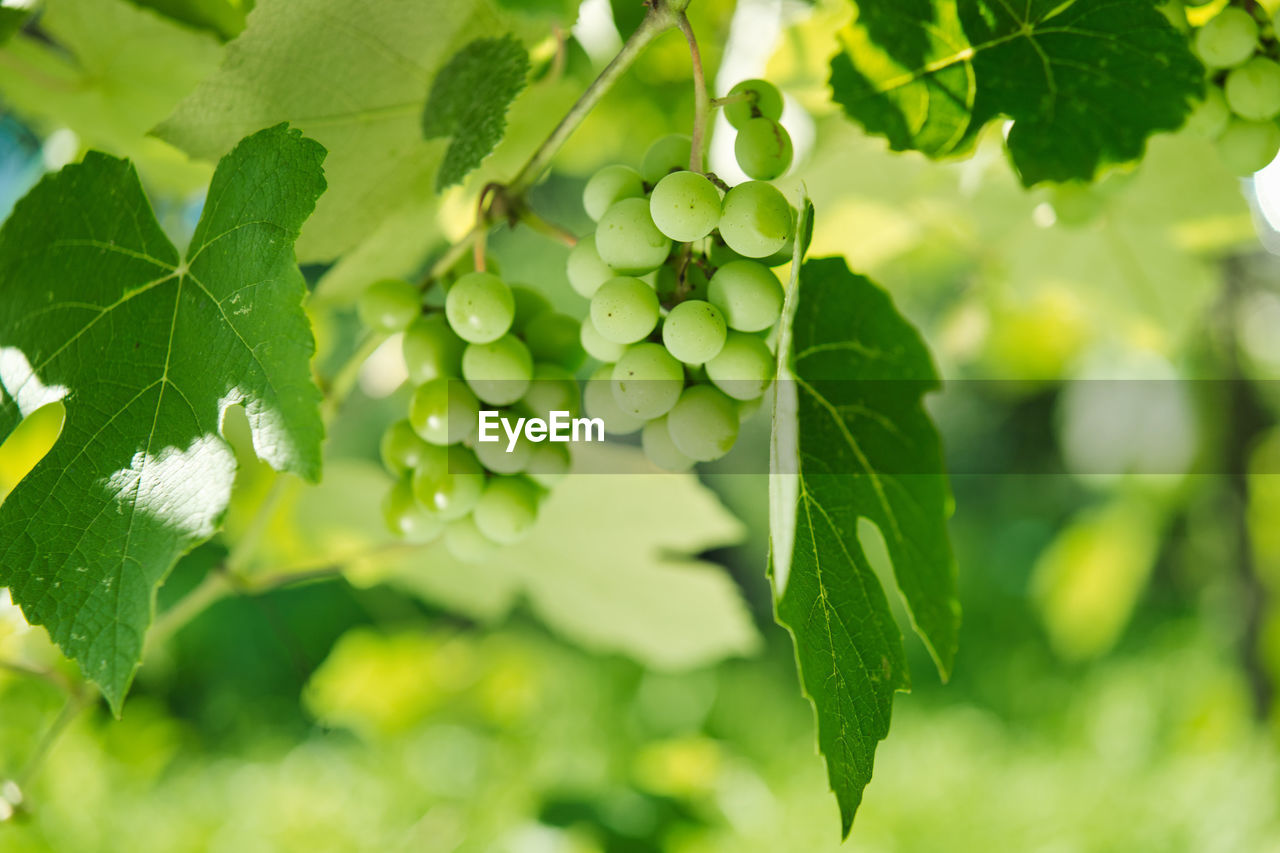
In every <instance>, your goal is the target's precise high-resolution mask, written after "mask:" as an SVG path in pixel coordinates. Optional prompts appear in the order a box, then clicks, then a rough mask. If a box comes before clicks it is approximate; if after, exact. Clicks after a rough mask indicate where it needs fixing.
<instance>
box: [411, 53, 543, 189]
mask: <svg viewBox="0 0 1280 853" xmlns="http://www.w3.org/2000/svg"><path fill="white" fill-rule="evenodd" d="M528 76H529V54H528V53H527V52H525V49H524V46H523V45H522V44H520V42H519V41H517V40H516V39H514V38H512V37H511V36H504V37H502V38H483V39H476V40H475V41H473V42H471V43H470V44H468V45H467V46H466V47H464V48H463V49H462V50H460V51H458V52H457V53H456V54H455V55H454V57H453V58H452V59H450V60H449V61H448V62H447V63H445V66H444V67H443V68H441V69H440V73H439V74H437V75H436V79H435V82H434V83H432V84H431V95H430V97H428V98H427V105H426V106H425V107H424V108H423V110H422V136H423V138H425V139H437V138H440V137H446V136H451V137H453V140H452V142H450V143H449V150H448V151H446V152H445V154H444V162H442V163H441V164H440V171H439V172H438V173H437V175H436V189H437V190H444V189H446V188H448V187H450V186H452V185H454V184H456V183H459V182H460V181H461V180H462V179H463V178H464V177H465V176H466V174H467V173H468V172H470V171H471V170H472V169H474V168H475V167H476V166H479V165H480V161H481V160H483V159H484V158H485V157H487V156H488V155H489V152H491V151H493V149H494V146H496V145H497V144H498V143H499V142H501V141H502V134H503V131H505V130H506V127H507V120H506V115H507V107H508V106H510V105H511V102H512V100H514V99H515V96H516V95H518V94H520V90H521V89H523V88H524V84H525V78H527V77H528Z"/></svg>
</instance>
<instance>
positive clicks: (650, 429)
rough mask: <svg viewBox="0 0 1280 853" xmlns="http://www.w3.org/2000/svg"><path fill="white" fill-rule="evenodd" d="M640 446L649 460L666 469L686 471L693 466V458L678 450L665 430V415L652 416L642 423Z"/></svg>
mask: <svg viewBox="0 0 1280 853" xmlns="http://www.w3.org/2000/svg"><path fill="white" fill-rule="evenodd" d="M640 446H641V447H643V448H644V455H645V456H647V457H649V461H650V462H652V463H653V464H654V465H657V466H658V467H659V468H662V469H664V470H666V471H676V472H680V471H688V470H689V469H690V468H692V467H693V466H694V460H692V459H690V458H689V457H688V456H685V455H684V454H683V453H681V452H680V448H678V447H676V445H675V442H674V441H672V440H671V433H670V432H669V431H668V430H667V416H666V415H663V416H662V417H660V418H654V419H653V420H651V421H649V422H648V423H646V424H645V425H644V431H643V432H641V433H640Z"/></svg>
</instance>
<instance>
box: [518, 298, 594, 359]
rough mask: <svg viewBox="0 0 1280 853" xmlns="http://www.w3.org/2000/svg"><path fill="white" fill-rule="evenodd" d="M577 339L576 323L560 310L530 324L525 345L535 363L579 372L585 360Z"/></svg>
mask: <svg viewBox="0 0 1280 853" xmlns="http://www.w3.org/2000/svg"><path fill="white" fill-rule="evenodd" d="M578 336H579V323H578V321H577V320H575V319H573V318H572V317H570V316H569V315H568V314H561V313H560V312H559V311H547V312H544V313H542V314H539V315H538V316H537V317H535V318H534V319H533V321H532V322H531V323H529V327H528V328H527V329H525V332H524V342H525V344H526V345H527V346H528V347H529V354H530V355H532V356H533V360H534V361H546V362H551V363H554V364H558V365H560V366H561V367H565V368H568V369H569V370H577V369H578V367H579V366H580V365H581V364H582V359H583V358H584V357H585V353H584V352H583V351H582V342H581V341H579V340H578Z"/></svg>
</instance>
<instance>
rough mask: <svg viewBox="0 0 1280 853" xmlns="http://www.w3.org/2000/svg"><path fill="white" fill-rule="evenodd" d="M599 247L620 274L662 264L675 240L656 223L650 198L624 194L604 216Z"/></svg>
mask: <svg viewBox="0 0 1280 853" xmlns="http://www.w3.org/2000/svg"><path fill="white" fill-rule="evenodd" d="M596 251H597V252H599V253H600V259H601V260H603V261H604V262H605V263H606V264H608V265H609V266H610V267H612V268H613V269H614V270H616V271H617V272H618V273H619V274H621V275H644V274H645V273H647V272H651V271H653V270H656V269H657V268H658V267H660V266H662V262H663V261H665V260H666V259H667V255H668V254H670V253H671V240H670V239H668V238H667V236H666V235H665V234H663V233H662V232H661V231H659V230H658V226H656V225H654V224H653V217H651V216H650V215H649V202H648V201H647V200H646V199H643V198H624V199H623V200H622V201H620V202H618V203H617V204H615V205H614V206H613V207H611V208H609V209H608V210H606V211H605V213H604V216H602V217H600V225H599V227H598V228H596ZM579 292H581V290H579Z"/></svg>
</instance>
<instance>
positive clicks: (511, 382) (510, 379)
mask: <svg viewBox="0 0 1280 853" xmlns="http://www.w3.org/2000/svg"><path fill="white" fill-rule="evenodd" d="M462 377H463V378H464V379H466V380H467V385H469V386H471V390H472V391H474V392H475V395H476V396H477V397H479V398H480V399H481V400H483V401H484V402H486V403H490V404H492V405H494V406H508V405H510V404H512V403H514V402H515V401H516V400H519V399H520V398H521V397H523V396H524V392H525V391H527V390H529V382H530V380H531V379H533V356H531V355H529V348H528V347H526V346H525V345H524V341H522V340H520V339H519V338H517V337H515V336H514V335H503V336H502V337H500V338H498V339H497V340H496V341H492V342H490V343H487V344H468V345H467V349H466V350H465V351H464V352H463V353H462Z"/></svg>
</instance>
